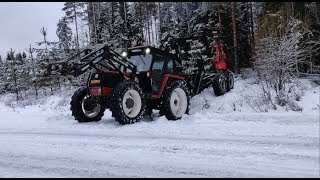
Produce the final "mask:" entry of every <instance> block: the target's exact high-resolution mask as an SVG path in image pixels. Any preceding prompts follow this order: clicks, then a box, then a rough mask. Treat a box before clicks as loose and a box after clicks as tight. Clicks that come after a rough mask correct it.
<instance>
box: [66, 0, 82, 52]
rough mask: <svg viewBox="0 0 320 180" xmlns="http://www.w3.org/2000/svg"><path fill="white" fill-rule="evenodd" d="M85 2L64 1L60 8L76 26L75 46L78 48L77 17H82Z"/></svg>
mask: <svg viewBox="0 0 320 180" xmlns="http://www.w3.org/2000/svg"><path fill="white" fill-rule="evenodd" d="M84 8H85V3H84V2H66V3H64V7H63V8H62V10H63V11H65V15H66V18H67V19H68V20H69V21H70V22H74V23H75V27H76V47H77V49H79V46H80V45H79V33H78V19H81V18H83V16H84V15H85V12H84Z"/></svg>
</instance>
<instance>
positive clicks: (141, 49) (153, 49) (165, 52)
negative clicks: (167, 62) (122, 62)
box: [128, 45, 172, 56]
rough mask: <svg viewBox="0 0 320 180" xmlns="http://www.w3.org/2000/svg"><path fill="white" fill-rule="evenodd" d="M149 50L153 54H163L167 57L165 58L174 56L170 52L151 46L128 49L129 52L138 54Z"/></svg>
mask: <svg viewBox="0 0 320 180" xmlns="http://www.w3.org/2000/svg"><path fill="white" fill-rule="evenodd" d="M147 48H149V49H150V52H151V53H156V54H162V55H165V56H172V54H171V53H169V51H166V50H162V49H159V48H156V47H153V46H150V45H145V46H135V47H130V48H128V51H131V52H136V53H138V52H143V51H145V50H146V49H147Z"/></svg>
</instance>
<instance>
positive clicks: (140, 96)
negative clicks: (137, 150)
mask: <svg viewBox="0 0 320 180" xmlns="http://www.w3.org/2000/svg"><path fill="white" fill-rule="evenodd" d="M145 104H146V99H145V94H144V93H143V91H142V89H141V88H140V87H139V86H138V85H137V84H136V83H134V82H133V81H130V80H124V81H123V82H121V83H120V84H118V85H117V86H116V87H115V89H114V90H113V93H112V97H111V107H110V110H111V112H112V115H113V117H114V118H115V120H116V121H118V122H119V123H120V124H122V125H125V124H132V123H135V122H138V121H140V119H141V118H142V117H143V115H144V114H145V109H146V105H145Z"/></svg>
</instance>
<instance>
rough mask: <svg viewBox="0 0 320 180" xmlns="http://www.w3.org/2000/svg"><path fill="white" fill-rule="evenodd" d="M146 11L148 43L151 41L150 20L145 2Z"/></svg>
mask: <svg viewBox="0 0 320 180" xmlns="http://www.w3.org/2000/svg"><path fill="white" fill-rule="evenodd" d="M146 12H147V18H146V19H147V26H148V27H147V32H148V44H150V42H151V39H150V22H149V12H150V11H149V9H148V7H147V2H146Z"/></svg>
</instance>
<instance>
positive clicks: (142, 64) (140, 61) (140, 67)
mask: <svg viewBox="0 0 320 180" xmlns="http://www.w3.org/2000/svg"><path fill="white" fill-rule="evenodd" d="M128 60H129V61H130V62H131V63H133V64H134V65H136V66H137V71H138V72H139V71H149V69H150V65H151V60H152V55H151V54H147V55H145V56H143V55H135V56H131V57H130V59H128Z"/></svg>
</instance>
